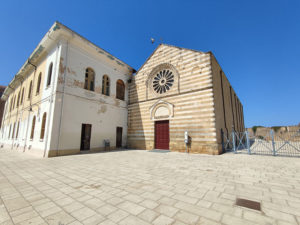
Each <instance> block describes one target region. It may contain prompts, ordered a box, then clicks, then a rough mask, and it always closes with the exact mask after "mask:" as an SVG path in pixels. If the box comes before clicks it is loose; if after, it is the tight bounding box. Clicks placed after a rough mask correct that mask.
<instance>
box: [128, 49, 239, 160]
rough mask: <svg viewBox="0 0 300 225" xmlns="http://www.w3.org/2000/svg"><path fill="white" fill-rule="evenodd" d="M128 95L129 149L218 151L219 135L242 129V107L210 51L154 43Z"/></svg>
mask: <svg viewBox="0 0 300 225" xmlns="http://www.w3.org/2000/svg"><path fill="white" fill-rule="evenodd" d="M129 94H130V96H129V99H130V102H129V107H128V110H129V113H128V118H129V119H128V124H129V125H128V145H129V147H130V148H137V149H149V150H150V149H169V150H171V151H189V152H193V153H208V154H220V153H221V152H222V139H223V138H225V136H227V135H229V134H230V132H231V131H232V129H235V130H236V131H243V130H244V117H243V106H242V104H241V103H240V101H239V99H238V97H237V95H236V93H235V92H234V90H233V88H232V87H231V85H230V83H229V81H228V80H227V78H226V76H225V74H224V72H223V71H222V69H221V67H220V65H219V64H218V62H217V60H216V58H215V57H214V55H213V54H212V53H211V52H207V53H205V52H200V51H194V50H190V49H184V48H179V47H175V46H170V45H165V44H161V45H159V46H158V47H157V49H156V50H155V51H154V52H153V54H152V55H151V56H150V57H149V58H148V60H147V61H146V62H145V63H144V65H143V66H142V67H141V68H140V69H139V71H138V72H137V73H136V75H135V76H134V77H133V80H132V82H131V84H130V88H129ZM185 132H187V134H188V143H185V142H184V134H185Z"/></svg>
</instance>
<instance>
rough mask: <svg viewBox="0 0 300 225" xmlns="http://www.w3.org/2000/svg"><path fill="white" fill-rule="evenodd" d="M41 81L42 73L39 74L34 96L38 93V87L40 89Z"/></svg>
mask: <svg viewBox="0 0 300 225" xmlns="http://www.w3.org/2000/svg"><path fill="white" fill-rule="evenodd" d="M41 80H42V73H40V74H39V77H38V80H37V85H36V95H38V94H39V93H40V87H41Z"/></svg>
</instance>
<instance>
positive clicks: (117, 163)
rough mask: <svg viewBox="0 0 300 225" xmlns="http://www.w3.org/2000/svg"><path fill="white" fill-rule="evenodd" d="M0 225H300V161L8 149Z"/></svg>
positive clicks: (3, 153) (1, 153)
mask: <svg viewBox="0 0 300 225" xmlns="http://www.w3.org/2000/svg"><path fill="white" fill-rule="evenodd" d="M236 198H244V199H248V200H252V201H257V202H259V203H260V204H261V210H260V211H259V210H253V209H248V208H245V207H240V206H236V205H235V203H236ZM0 224H1V225H4V224H5V225H8V224H34V225H35V224H57V225H58V224H60V225H66V224H72V225H75V224H101V225H115V224H119V225H135V224H136V225H147V224H148V225H149V224H153V225H168V224H172V225H187V224H193V225H200V224H230V225H233V224H243V225H244V224H270V225H271V224H278V225H284V224H300V161H299V158H286V157H270V156H252V155H242V154H233V153H226V154H223V155H218V156H212V155H204V154H201V155H200V154H185V153H176V152H166V151H165V152H163V153H161V152H151V151H145V150H120V151H111V152H103V153H94V154H79V155H72V156H64V157H55V158H36V157H34V156H31V155H29V154H26V153H21V152H17V151H15V150H10V149H1V150H0Z"/></svg>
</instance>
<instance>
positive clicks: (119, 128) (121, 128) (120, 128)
mask: <svg viewBox="0 0 300 225" xmlns="http://www.w3.org/2000/svg"><path fill="white" fill-rule="evenodd" d="M118 130H121V137H120V139H121V143H120V146H118ZM122 142H123V127H116V148H122Z"/></svg>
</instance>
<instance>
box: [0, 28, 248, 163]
mask: <svg viewBox="0 0 300 225" xmlns="http://www.w3.org/2000/svg"><path fill="white" fill-rule="evenodd" d="M134 72H135V70H134V69H133V68H131V67H130V66H128V65H127V64H125V63H124V62H122V61H121V60H119V59H117V58H116V57H114V56H112V55H111V54H109V53H108V52H106V51H104V50H103V49H101V48H99V47H97V46H95V45H94V44H92V43H91V42H89V41H87V40H86V39H84V38H83V37H81V36H80V35H78V34H77V33H75V32H73V31H72V30H70V29H69V28H67V27H65V26H64V25H62V24H60V23H58V22H56V23H54V25H53V26H52V27H51V29H50V30H49V31H48V33H47V34H46V35H45V37H44V38H43V39H42V40H41V42H40V43H39V45H38V46H37V48H36V49H35V50H34V52H33V53H32V54H31V56H30V57H29V59H28V61H27V62H26V63H25V64H24V65H23V66H22V68H21V69H20V71H19V72H18V73H17V75H16V76H15V77H14V79H13V80H12V81H11V83H10V84H9V85H8V87H7V88H6V89H5V91H4V94H3V97H2V99H3V100H6V104H5V109H4V116H3V120H2V127H1V136H0V138H1V139H0V144H1V146H4V147H9V148H12V149H17V150H19V151H22V152H28V153H32V154H35V155H38V156H42V157H52V156H60V155H68V154H76V153H79V152H81V151H84V150H89V151H101V150H104V149H115V148H118V147H129V148H137V149H147V150H150V149H157V148H158V149H169V150H171V151H185V150H186V147H188V151H189V152H193V153H209V154H220V153H221V152H222V139H224V136H227V135H228V134H229V133H230V132H231V130H232V128H234V129H235V130H237V131H242V130H244V120H243V107H242V104H241V103H240V101H239V99H238V97H237V96H236V94H235V92H234V90H233V89H232V87H231V86H230V83H229V82H228V80H227V78H226V76H225V74H224V73H223V71H222V69H221V68H220V66H219V64H218V63H217V61H216V59H215V57H214V56H213V54H212V53H211V52H208V53H205V52H200V51H194V50H190V49H184V48H178V47H174V46H170V45H165V44H161V45H159V46H158V47H157V48H156V50H155V51H154V52H153V54H152V55H151V56H150V57H149V58H148V59H147V60H146V62H145V63H144V65H143V66H142V67H141V68H140V70H139V71H138V72H137V73H136V75H134V76H133V73H134ZM30 90H31V91H30ZM186 131H187V132H188V135H189V143H188V145H187V146H186V144H185V142H184V133H185V132H186Z"/></svg>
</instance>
